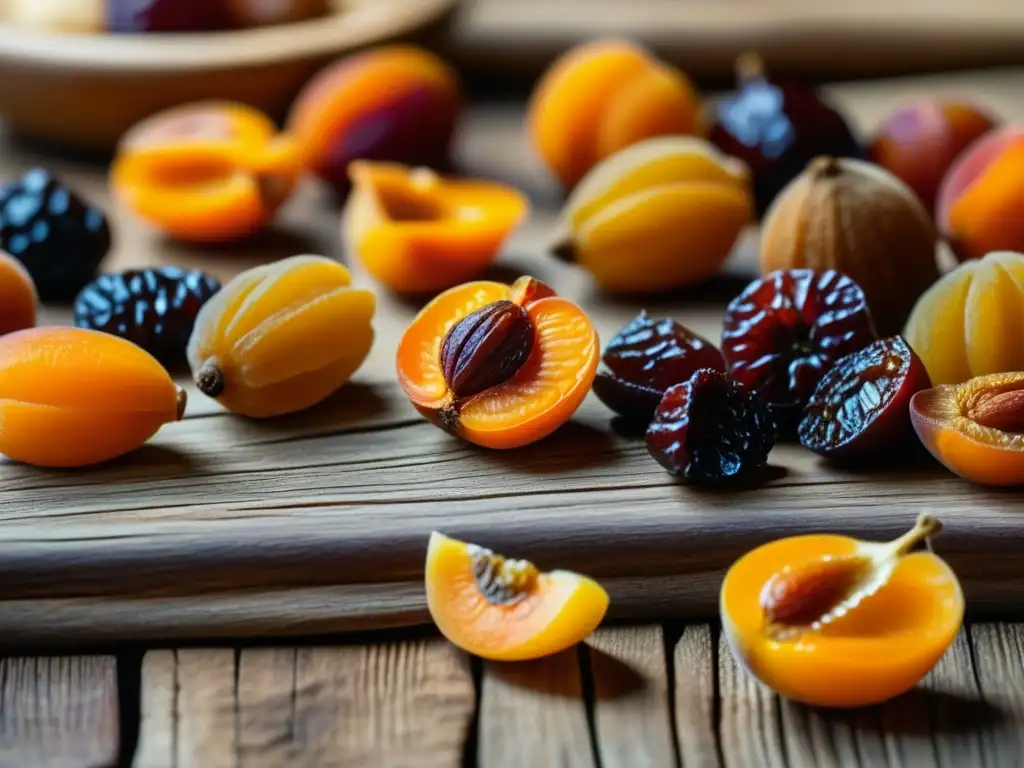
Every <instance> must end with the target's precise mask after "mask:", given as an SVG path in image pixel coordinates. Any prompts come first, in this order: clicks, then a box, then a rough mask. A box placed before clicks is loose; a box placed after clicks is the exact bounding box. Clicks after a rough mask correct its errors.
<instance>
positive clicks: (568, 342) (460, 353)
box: [397, 277, 600, 448]
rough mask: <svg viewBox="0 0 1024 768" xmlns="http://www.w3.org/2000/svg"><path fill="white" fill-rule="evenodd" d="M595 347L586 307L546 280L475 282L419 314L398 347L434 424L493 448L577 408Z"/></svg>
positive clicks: (522, 439) (593, 367) (408, 385)
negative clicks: (582, 306)
mask: <svg viewBox="0 0 1024 768" xmlns="http://www.w3.org/2000/svg"><path fill="white" fill-rule="evenodd" d="M599 353H600V348H599V342H598V337H597V332H596V331H595V330H594V327H593V325H592V324H591V322H590V319H589V318H588V317H587V316H586V314H584V312H583V310H582V309H580V308H579V307H577V306H576V305H575V304H573V303H572V302H571V301H568V300H566V299H564V298H561V297H559V296H556V295H554V292H553V291H552V290H551V289H550V288H548V287H547V286H546V285H543V284H542V283H540V282H539V281H537V280H535V279H533V278H531V277H522V278H520V279H519V280H517V281H516V282H515V283H514V284H513V285H511V286H508V285H504V284H503V283H495V282H488V281H478V282H472V283H466V284H465V285H460V286H458V287H457V288H452V289H450V290H448V291H445V292H444V293H442V294H441V295H440V296H438V297H437V298H436V299H434V300H433V301H432V302H430V303H429V304H427V306H425V307H424V308H423V309H422V310H421V311H420V313H419V314H418V315H417V316H416V318H415V319H414V320H413V321H412V324H411V325H410V326H409V328H408V329H407V330H406V332H405V334H404V335H403V336H402V340H401V341H400V342H399V345H398V359H397V368H398V381H399V383H400V384H401V386H402V389H403V390H405V394H406V396H407V397H408V398H409V399H410V400H411V401H412V403H413V405H415V406H416V408H417V409H418V410H419V411H420V413H422V414H423V415H424V416H426V417H427V418H428V419H430V420H431V421H432V422H433V423H435V424H437V425H438V426H440V427H442V428H444V429H447V430H448V431H450V432H452V433H454V434H457V435H459V436H461V437H463V438H465V439H466V440H469V441H470V442H472V443H476V444H477V445H482V446H484V447H487V448H517V447H519V446H522V445H526V444H528V443H532V442H535V441H537V440H540V439H541V438H543V437H546V436H547V435H549V434H551V433H552V432H554V431H555V430H556V429H557V428H558V427H560V426H561V425H562V424H564V423H565V422H566V421H568V420H569V418H570V417H571V416H572V415H573V413H575V412H576V409H577V408H579V406H580V404H581V403H582V402H583V399H584V398H585V397H586V395H587V392H588V391H590V385H591V384H592V383H593V380H594V374H595V373H596V372H597V362H598V356H599Z"/></svg>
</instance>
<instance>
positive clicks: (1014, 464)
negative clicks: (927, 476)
mask: <svg viewBox="0 0 1024 768" xmlns="http://www.w3.org/2000/svg"><path fill="white" fill-rule="evenodd" d="M910 420H911V422H912V423H913V425H914V430H915V431H916V432H917V436H918V437H919V438H921V442H922V443H924V445H925V447H926V448H927V449H928V450H929V451H930V452H931V454H932V456H934V457H935V458H936V459H938V460H939V461H940V462H941V463H942V464H944V465H945V466H946V467H947V468H948V469H949V470H950V471H951V472H955V473H956V474H958V475H960V476H961V477H963V478H965V479H967V480H970V481H972V482H975V483H981V484H983V485H1024V373H992V374H988V375H986V376H976V377H975V378H973V379H970V380H968V381H965V382H964V383H963V384H942V385H940V386H938V387H934V388H932V389H926V390H924V391H922V392H918V393H917V394H916V395H914V397H913V398H912V399H911V401H910Z"/></svg>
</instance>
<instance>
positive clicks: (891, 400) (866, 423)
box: [799, 336, 931, 460]
mask: <svg viewBox="0 0 1024 768" xmlns="http://www.w3.org/2000/svg"><path fill="white" fill-rule="evenodd" d="M930 386H931V382H930V381H929V380H928V373H927V371H925V367H924V364H923V363H922V362H921V359H920V358H919V357H918V356H917V355H916V354H915V353H914V351H913V350H912V349H911V348H910V346H909V345H908V344H907V342H906V341H905V340H904V339H903V338H902V337H900V336H892V337H889V338H885V339H879V340H877V341H874V342H872V343H871V344H869V345H868V346H867V347H865V348H864V349H862V350H860V351H859V352H854V353H853V354H851V355H847V356H846V357H844V358H842V359H840V360H838V361H837V362H836V364H835V365H834V366H833V367H832V370H831V371H829V372H828V373H827V374H825V377H824V378H823V379H822V380H821V381H820V382H819V383H818V387H817V389H815V391H814V394H813V395H812V397H811V400H810V402H808V404H807V407H806V408H805V409H804V416H803V419H802V420H801V421H800V428H799V434H800V443H801V444H802V445H803V446H804V447H805V448H807V449H809V450H811V451H814V452H815V453H817V454H820V455H822V456H825V457H826V458H830V459H837V460H860V459H868V458H873V457H877V456H883V455H885V456H887V455H891V454H892V451H893V449H894V447H896V446H898V445H899V443H900V442H902V441H903V440H904V439H905V438H906V436H907V435H908V433H909V432H910V410H909V404H910V398H911V397H913V396H914V394H915V393H917V392H919V391H921V390H922V389H927V388H928V387H930Z"/></svg>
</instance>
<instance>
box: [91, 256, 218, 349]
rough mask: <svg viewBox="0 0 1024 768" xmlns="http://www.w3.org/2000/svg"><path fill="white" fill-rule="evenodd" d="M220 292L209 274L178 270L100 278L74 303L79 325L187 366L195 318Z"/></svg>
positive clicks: (160, 270)
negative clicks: (103, 332)
mask: <svg viewBox="0 0 1024 768" xmlns="http://www.w3.org/2000/svg"><path fill="white" fill-rule="evenodd" d="M219 290H220V283H218V282H217V281H216V280H215V279H214V278H212V277H210V276H209V275H207V274H204V273H203V272H199V271H198V270H190V271H185V270H183V269H179V268H178V267H160V268H157V269H129V270H126V271H124V272H117V273H113V274H108V275H100V276H99V277H98V278H96V280H94V281H93V282H92V283H90V284H89V285H87V286H86V287H85V288H83V289H82V291H81V293H79V294H78V296H77V298H76V299H75V325H77V326H78V327H79V328H92V329H94V330H97V331H105V332H106V333H111V334H113V335H115V336H120V337H122V338H124V339H128V341H130V342H132V343H134V344H137V345H138V346H140V347H142V348H143V349H144V350H146V351H147V352H149V353H150V354H151V355H153V357H155V358H156V359H157V360H159V361H160V362H161V363H163V364H164V365H166V366H171V367H176V366H179V365H181V364H182V363H184V362H185V347H186V346H188V339H189V336H191V335H192V328H193V326H194V325H195V321H196V315H198V314H199V310H200V309H201V308H202V306H203V304H205V303H206V302H207V301H209V299H210V298H211V297H212V296H213V294H215V293H216V292H217V291H219Z"/></svg>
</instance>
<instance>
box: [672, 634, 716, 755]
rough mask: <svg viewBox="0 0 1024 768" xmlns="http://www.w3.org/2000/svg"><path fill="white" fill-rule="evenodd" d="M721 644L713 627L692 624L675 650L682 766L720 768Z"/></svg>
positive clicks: (674, 693)
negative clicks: (716, 639) (718, 678)
mask: <svg viewBox="0 0 1024 768" xmlns="http://www.w3.org/2000/svg"><path fill="white" fill-rule="evenodd" d="M717 662H718V646H717V645H716V644H714V638H713V633H712V631H711V626H710V625H708V624H691V625H689V626H687V627H685V628H684V629H683V632H682V634H681V635H680V637H679V640H678V642H677V643H676V647H675V650H674V652H673V664H672V666H673V681H672V685H673V697H674V701H675V707H674V709H675V729H676V742H677V745H678V748H679V757H680V762H681V763H682V766H683V768H717V766H719V765H720V764H721V763H720V761H721V755H720V747H719V744H718V727H717V726H718V721H717V718H718V712H717V711H716V708H715V701H716V698H717V696H718V693H717V690H716V679H717V676H718V672H717Z"/></svg>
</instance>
